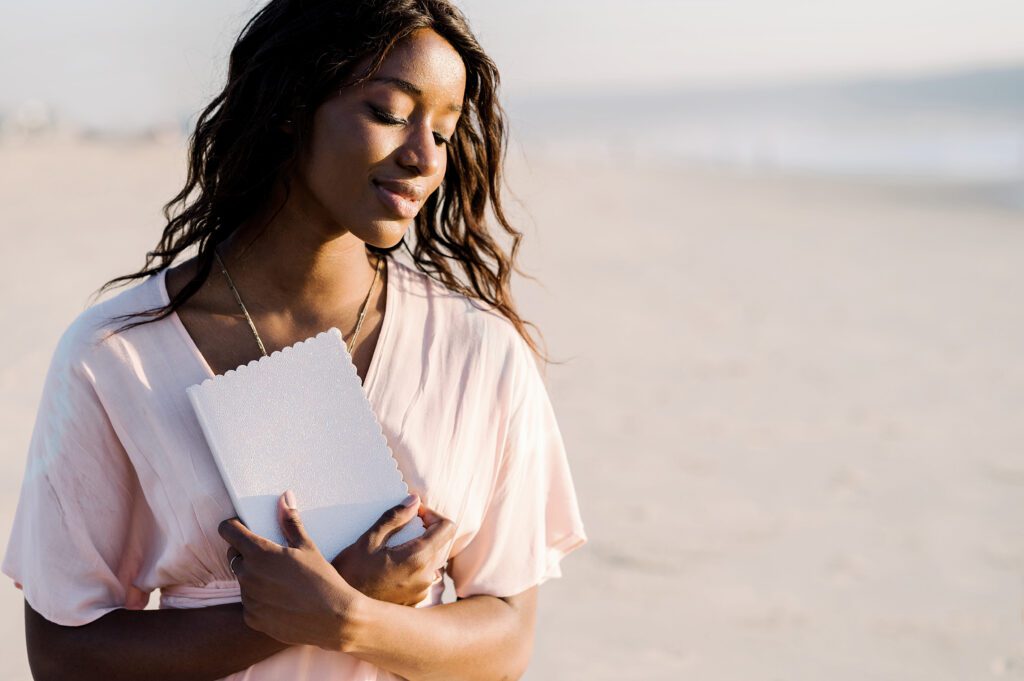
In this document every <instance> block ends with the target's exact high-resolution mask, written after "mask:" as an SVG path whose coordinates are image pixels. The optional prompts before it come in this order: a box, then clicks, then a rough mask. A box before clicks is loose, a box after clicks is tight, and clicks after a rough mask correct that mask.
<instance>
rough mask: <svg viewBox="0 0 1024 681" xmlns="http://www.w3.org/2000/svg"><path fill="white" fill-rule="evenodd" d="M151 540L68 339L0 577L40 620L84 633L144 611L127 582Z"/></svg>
mask: <svg viewBox="0 0 1024 681" xmlns="http://www.w3.org/2000/svg"><path fill="white" fill-rule="evenodd" d="M154 531H155V522H154V520H153V515H152V513H151V511H150V509H149V506H148V505H147V504H146V502H145V499H144V497H143V494H142V491H141V488H140V485H139V481H138V477H137V476H136V473H135V469H134V467H133V466H132V464H131V462H130V460H129V458H128V455H127V453H126V452H125V449H124V447H123V446H122V444H121V442H120V440H119V439H118V437H117V435H116V433H115V431H114V428H113V426H112V424H111V420H110V418H109V415H108V413H107V411H106V409H105V408H104V406H103V404H102V403H101V400H100V398H99V395H98V394H97V391H96V384H95V376H94V375H93V374H92V371H91V370H90V368H89V366H88V364H87V363H86V362H85V361H84V359H83V355H82V352H81V349H80V343H79V342H78V341H76V334H74V333H71V332H70V330H69V331H68V332H65V334H64V336H62V338H61V340H60V342H59V343H58V345H57V349H56V351H55V352H54V355H53V358H52V359H51V362H50V366H49V369H48V370H47V374H46V379H45V381H44V384H43V393H42V398H41V400H40V403H39V410H38V412H37V414H36V421H35V426H34V428H33V431H32V437H31V440H30V443H29V451H28V460H27V463H26V466H25V476H24V478H23V479H22V484H21V493H20V497H19V499H18V506H17V510H16V511H15V516H14V524H13V527H12V529H11V534H10V537H9V539H8V543H7V549H6V553H5V554H4V559H3V564H2V566H0V570H2V571H3V573H4V574H5V575H7V576H8V577H11V578H12V579H13V580H14V585H15V586H17V587H18V588H20V589H22V591H23V592H24V596H25V599H26V600H27V601H28V603H29V604H30V605H31V606H32V608H33V609H34V610H36V611H37V612H39V614H41V615H42V616H43V617H45V618H46V619H48V620H50V621H51V622H55V623H57V624H62V625H67V626H72V625H73V626H77V625H81V624H87V623H88V622H92V621H93V620H95V619H97V618H99V617H100V616H102V615H105V614H106V613H108V612H110V611H111V610H114V609H116V608H122V607H123V608H129V609H143V608H145V607H146V605H147V603H148V601H149V592H147V591H142V590H141V589H139V588H137V587H135V586H134V585H133V583H132V582H133V579H134V577H135V576H136V575H137V574H138V573H139V571H140V567H141V566H142V565H143V563H144V561H145V560H146V550H145V547H146V546H147V543H149V542H148V538H150V537H152V536H153V532H154Z"/></svg>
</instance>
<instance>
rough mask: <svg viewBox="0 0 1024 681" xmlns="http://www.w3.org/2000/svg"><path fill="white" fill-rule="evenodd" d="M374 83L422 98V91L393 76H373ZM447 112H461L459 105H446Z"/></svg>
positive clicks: (371, 80)
mask: <svg viewBox="0 0 1024 681" xmlns="http://www.w3.org/2000/svg"><path fill="white" fill-rule="evenodd" d="M374 81H378V82H381V83H389V84H391V85H394V86H395V87H397V88H398V89H399V90H401V91H403V92H405V93H406V94H410V95H412V96H414V97H422V96H423V90H421V89H419V88H418V87H416V86H415V85H413V84H412V83H410V82H409V81H407V80H402V79H401V78H395V77H393V76H375V77H373V78H371V79H370V82H374ZM448 110H449V111H451V112H453V113H460V112H461V111H462V105H460V104H449V105H448Z"/></svg>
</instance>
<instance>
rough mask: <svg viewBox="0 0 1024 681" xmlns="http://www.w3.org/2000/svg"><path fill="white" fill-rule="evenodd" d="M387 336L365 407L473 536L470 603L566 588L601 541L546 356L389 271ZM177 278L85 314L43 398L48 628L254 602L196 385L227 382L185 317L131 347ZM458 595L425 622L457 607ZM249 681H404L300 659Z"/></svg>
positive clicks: (26, 529)
mask: <svg viewBox="0 0 1024 681" xmlns="http://www.w3.org/2000/svg"><path fill="white" fill-rule="evenodd" d="M387 263H388V272H389V276H388V284H387V286H388V288H387V308H386V313H385V317H384V326H383V330H382V332H381V335H380V338H379V340H378V344H377V349H376V350H375V354H374V357H373V360H372V362H371V365H370V368H369V371H368V375H367V380H366V384H365V386H364V387H365V390H366V391H367V395H368V397H369V399H370V402H371V404H372V405H373V408H374V411H375V412H376V413H377V415H378V417H379V419H380V421H381V424H382V426H383V430H384V434H385V436H386V437H387V439H388V442H389V444H390V445H391V448H392V450H393V451H394V454H395V457H396V459H397V460H398V464H399V468H400V469H401V471H402V473H403V475H404V476H405V480H406V482H407V483H408V484H409V487H410V488H411V489H412V491H414V492H416V493H418V494H419V495H420V496H421V497H422V498H423V500H424V503H426V504H427V505H428V506H430V507H432V508H435V509H437V510H438V512H440V513H441V514H443V515H445V516H447V517H450V518H452V519H453V520H455V521H456V524H457V527H458V530H457V533H456V539H455V541H454V542H453V545H452V550H451V553H450V562H449V564H448V574H449V576H450V577H451V578H452V580H453V582H454V584H455V587H456V593H457V594H458V595H459V596H460V597H468V596H472V595H474V594H491V595H495V596H506V595H513V594H516V593H519V592H521V591H524V590H526V589H528V588H530V587H531V586H534V585H536V584H542V583H543V582H545V581H546V580H548V579H551V578H554V577H559V576H561V571H560V568H559V561H560V560H561V558H562V557H563V556H565V555H566V554H568V553H569V552H571V551H573V550H574V549H576V548H578V547H580V546H582V545H583V544H584V543H585V542H586V541H587V537H586V534H585V532H584V528H583V524H582V521H581V518H580V513H579V508H578V505H577V499H576V493H575V490H574V487H573V483H572V478H571V476H570V471H569V465H568V461H567V459H566V454H565V450H564V446H563V442H562V438H561V434H560V433H559V430H558V425H557V423H556V421H555V415H554V412H553V411H552V408H551V403H550V401H549V399H548V394H547V391H546V389H545V386H544V383H543V380H542V378H541V375H540V373H539V372H538V370H537V365H536V363H535V362H534V359H533V356H532V354H531V353H530V351H529V348H528V346H527V345H526V344H525V342H524V341H523V340H522V338H521V337H520V336H519V335H518V334H517V333H516V331H515V328H514V327H513V326H512V325H511V324H510V323H509V322H508V321H507V320H506V319H505V318H504V317H502V316H500V315H499V314H498V313H496V312H492V311H487V310H484V309H482V308H481V307H480V306H479V304H478V303H474V302H473V301H470V300H469V299H467V298H466V297H464V296H461V295H458V294H456V293H453V292H451V291H449V290H448V289H446V288H445V287H443V286H442V285H440V284H439V283H437V282H435V281H433V280H431V279H430V278H429V277H427V276H426V275H424V274H423V273H421V272H419V271H418V270H415V269H413V268H411V267H409V266H407V265H405V264H404V263H401V262H398V261H396V260H394V259H393V258H388V259H387ZM165 275H166V270H164V271H161V272H160V273H159V274H157V275H154V276H152V277H150V278H149V279H147V280H145V281H143V282H141V283H139V284H137V285H136V286H134V287H132V288H130V289H127V290H124V291H122V292H121V293H119V294H118V295H116V296H114V297H112V298H110V299H108V300H106V301H103V302H101V303H98V304H96V305H94V306H92V307H91V308H89V309H87V310H85V311H84V312H83V313H82V314H80V315H79V316H78V317H77V318H76V319H75V320H74V321H73V322H72V324H71V325H70V326H69V327H68V329H67V330H66V331H65V332H64V334H63V335H62V336H61V339H60V341H59V343H58V345H57V348H56V351H55V352H54V354H53V359H52V361H51V365H50V368H49V371H48V372H47V375H46V381H45V385H44V389H43V396H42V400H41V403H40V405H39V411H38V414H37V420H36V424H35V429H34V431H33V435H32V440H31V444H30V446H29V453H28V461H27V466H26V470H25V477H24V480H23V482H22V488H21V496H20V499H19V502H18V508H17V512H16V515H15V519H14V525H13V528H12V531H11V535H10V539H9V543H8V545H7V551H6V554H5V556H4V559H3V564H2V567H0V569H2V571H3V573H4V574H6V575H8V576H9V577H11V578H12V579H13V580H15V582H16V584H20V585H22V588H23V591H24V595H25V598H26V599H27V600H28V602H29V603H30V604H31V605H32V607H33V608H35V609H36V610H37V611H39V612H40V613H41V614H42V615H43V616H44V617H46V618H47V619H49V620H51V621H54V622H57V623H59V624H64V625H80V624H85V623H87V622H91V621H93V620H95V619H97V618H98V617H100V616H102V615H104V614H106V613H108V612H110V611H111V610H114V609H115V608H135V609H140V608H144V607H145V606H146V604H147V602H148V599H149V595H150V594H151V593H152V592H153V591H154V590H157V589H159V590H161V599H160V607H162V608H168V607H174V608H193V607H204V606H207V605H214V604H216V603H224V602H231V601H237V600H238V599H239V596H238V586H237V582H235V581H234V579H233V575H232V573H231V572H230V570H229V569H228V565H227V561H226V555H225V552H226V549H227V544H225V542H224V541H223V540H222V539H221V538H220V536H219V535H218V534H217V525H218V524H219V523H220V522H221V521H222V520H223V519H225V518H228V517H231V516H232V515H234V511H233V509H232V506H231V502H230V499H229V498H228V494H227V491H226V490H225V489H224V485H223V483H222V482H221V479H220V476H219V474H218V472H217V468H216V465H215V464H214V462H213V459H212V458H211V455H210V451H209V449H208V447H207V445H206V441H205V440H204V439H203V435H202V431H201V430H200V428H199V424H198V423H197V422H196V420H195V416H194V414H193V412H192V409H191V407H190V406H189V404H188V399H187V397H186V395H185V388H186V387H188V386H190V385H193V384H195V383H199V382H200V381H202V380H204V379H206V378H208V377H210V376H212V375H213V374H212V372H211V371H210V368H209V366H208V365H207V363H206V362H205V361H204V359H203V358H202V356H201V355H200V353H199V351H198V349H197V348H196V346H195V344H194V343H193V342H192V339H191V338H190V337H189V336H188V334H187V332H186V330H185V327H184V326H183V325H182V324H181V321H180V319H179V318H178V317H177V315H171V316H169V317H167V318H165V319H162V320H160V321H157V322H151V323H147V324H144V325H142V326H139V327H136V328H134V329H131V330H129V331H126V332H123V333H121V334H117V335H110V336H108V335H107V334H106V333H105V331H107V330H111V329H114V328H116V327H117V326H119V325H120V324H121V323H123V322H112V321H110V320H109V317H110V316H113V315H115V314H122V313H129V312H137V311H139V310H142V309H146V308H150V307H153V306H156V305H160V304H164V303H166V302H167V301H168V296H167V290H166V287H165V285H164V278H165ZM442 593H443V584H441V583H439V584H438V585H437V588H435V590H434V592H433V593H432V594H431V595H430V596H429V597H428V598H427V599H425V600H424V602H422V603H420V604H419V605H418V606H417V607H430V606H432V605H436V604H438V603H440V602H441V594H442ZM228 678H230V679H232V680H239V679H248V680H250V681H255V680H258V679H284V678H287V679H295V680H297V681H298V680H301V679H310V680H312V679H317V680H320V681H324V680H327V681H331V680H337V681H353V680H355V679H360V680H370V679H396V678H397V677H395V676H394V675H392V674H390V673H388V672H386V671H384V670H382V669H380V668H378V667H376V666H374V665H372V664H369V663H366V662H363V661H361V660H359V659H357V658H354V657H352V656H349V655H345V654H342V653H331V652H328V651H325V650H322V649H320V648H317V647H313V646H293V647H292V648H289V649H287V650H285V651H282V652H281V653H279V654H277V655H274V656H273V657H271V658H268V659H267V660H264V661H263V662H260V663H258V664H256V665H254V666H252V667H250V668H249V669H248V670H245V671H244V672H239V673H237V674H234V675H232V676H230V677H228Z"/></svg>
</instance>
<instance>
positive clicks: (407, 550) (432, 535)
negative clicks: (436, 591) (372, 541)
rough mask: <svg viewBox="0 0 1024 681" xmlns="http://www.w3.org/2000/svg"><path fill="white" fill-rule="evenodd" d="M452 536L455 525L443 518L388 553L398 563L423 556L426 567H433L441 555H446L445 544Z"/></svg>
mask: <svg viewBox="0 0 1024 681" xmlns="http://www.w3.org/2000/svg"><path fill="white" fill-rule="evenodd" d="M454 536H455V523H453V522H452V521H450V520H448V519H447V518H444V519H442V520H439V521H438V522H436V523H434V524H433V525H431V526H430V527H428V528H427V530H426V532H424V533H423V534H421V535H420V536H418V537H414V538H412V539H410V540H409V541H407V542H403V543H401V544H399V545H398V546H393V547H391V548H389V549H388V551H390V552H391V555H392V557H393V558H394V559H395V560H396V561H398V562H400V563H404V562H405V561H407V560H411V559H413V558H414V557H415V556H417V554H424V555H423V556H422V557H421V559H422V560H423V561H424V562H425V563H427V564H428V565H433V564H434V563H435V561H439V560H440V558H441V557H442V554H443V555H447V552H448V548H447V544H448V542H449V541H450V540H451V539H452V538H453V537H454Z"/></svg>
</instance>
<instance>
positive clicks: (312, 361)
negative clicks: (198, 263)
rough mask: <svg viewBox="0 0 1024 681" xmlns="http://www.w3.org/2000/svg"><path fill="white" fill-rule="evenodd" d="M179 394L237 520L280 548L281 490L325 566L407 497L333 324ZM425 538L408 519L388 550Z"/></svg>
mask: <svg viewBox="0 0 1024 681" xmlns="http://www.w3.org/2000/svg"><path fill="white" fill-rule="evenodd" d="M186 392H187V393H188V398H189V401H190V402H191V403H192V408H193V409H194V410H195V413H196V416H197V417H198V419H199V424H200V426H201V427H202V429H203V433H204V435H205V436H206V441H207V443H208V444H209V446H210V451H211V452H212V454H213V458H214V460H215V461H216V462H217V467H218V468H219V469H220V474H221V477H222V478H223V479H224V484H225V486H226V487H227V490H228V494H230V495H231V501H232V503H234V505H235V511H236V513H237V514H238V517H239V518H240V519H241V520H242V522H243V523H245V525H246V527H248V528H249V529H250V530H252V531H253V532H255V533H257V534H259V535H262V536H264V537H267V538H268V539H271V540H273V541H275V542H277V543H278V544H281V545H286V540H285V538H284V535H283V534H282V533H281V529H280V525H279V523H278V519H277V499H278V497H279V496H280V495H281V494H282V493H283V492H284V491H285V490H286V489H291V490H292V491H293V492H294V493H295V497H296V503H297V505H298V508H299V511H300V512H301V515H302V521H303V524H304V525H305V527H306V531H307V532H308V533H309V535H310V537H311V538H312V539H313V541H314V542H316V545H317V546H318V547H319V548H320V552H321V553H322V554H323V555H324V557H325V558H327V560H332V559H333V558H334V557H335V556H336V555H337V554H338V553H339V552H340V551H341V550H342V549H344V548H345V547H347V546H349V545H351V544H352V543H354V542H355V541H356V540H357V539H358V538H359V537H360V535H362V534H363V532H365V531H366V530H367V529H369V528H370V526H371V525H373V524H374V523H375V522H376V521H377V520H378V518H380V516H381V514H382V513H384V511H386V510H387V509H389V508H391V507H392V506H396V505H398V504H400V503H401V502H402V500H403V499H405V497H406V496H407V495H408V494H409V487H408V485H406V483H405V480H404V479H403V477H402V473H401V471H399V469H398V462H397V461H396V460H395V458H394V456H393V455H392V453H391V449H390V447H388V443H387V440H386V439H385V438H384V435H383V433H382V431H381V427H380V423H379V422H378V421H377V417H376V415H375V414H374V413H373V409H372V407H371V406H370V402H369V400H367V399H366V393H365V392H364V391H363V385H362V382H361V381H360V380H359V375H358V374H357V373H356V368H355V365H354V364H353V363H352V358H351V357H350V356H349V354H348V350H347V348H346V347H345V342H344V340H343V338H342V335H341V331H339V330H338V329H337V328H335V327H332V328H330V329H328V330H327V331H323V332H321V333H319V334H317V335H316V336H314V337H312V338H307V339H306V340H304V341H299V342H298V343H296V344H294V345H291V346H289V347H286V348H282V349H281V350H277V351H275V352H273V353H271V354H270V355H269V356H266V357H262V358H260V359H258V360H253V361H251V362H249V363H248V364H243V365H242V366H240V367H238V368H237V369H232V370H229V371H227V372H225V373H224V374H222V375H220V376H216V377H214V378H209V379H207V380H205V381H203V382H202V383H199V384H197V385H193V386H190V387H188V388H187V389H186ZM423 531H424V527H423V521H422V520H421V519H420V518H419V516H415V517H413V519H412V520H410V521H409V522H408V523H406V525H405V527H403V528H402V529H401V530H399V531H398V532H396V533H395V534H394V535H392V536H391V538H390V539H389V540H388V543H387V545H388V546H396V545H398V544H401V543H403V542H405V541H408V540H410V539H413V538H414V537H418V536H419V535H421V534H423Z"/></svg>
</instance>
